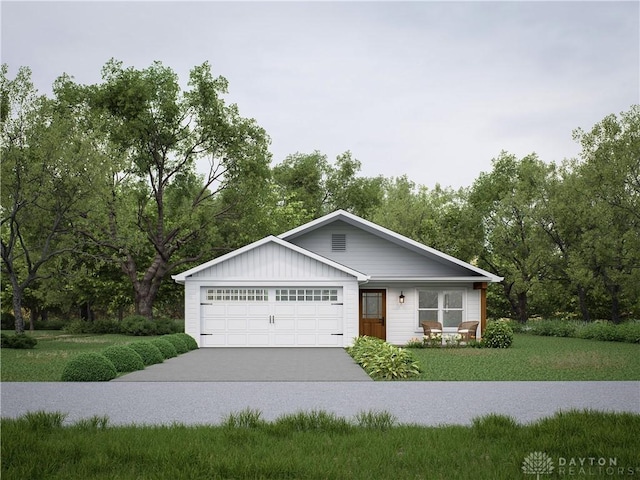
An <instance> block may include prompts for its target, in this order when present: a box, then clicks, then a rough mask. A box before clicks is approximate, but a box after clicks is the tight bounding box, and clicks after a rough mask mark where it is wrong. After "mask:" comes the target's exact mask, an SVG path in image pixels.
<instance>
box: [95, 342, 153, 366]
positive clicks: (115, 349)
mask: <svg viewBox="0 0 640 480" xmlns="http://www.w3.org/2000/svg"><path fill="white" fill-rule="evenodd" d="M102 354H103V355H104V356H105V357H107V358H108V359H109V360H111V362H112V363H113V366H114V367H116V371H118V372H134V371H136V370H143V369H144V362H143V361H142V357H141V356H140V354H139V353H138V352H136V351H135V350H134V349H133V348H131V347H129V346H127V345H112V346H110V347H107V348H105V349H104V351H103V352H102Z"/></svg>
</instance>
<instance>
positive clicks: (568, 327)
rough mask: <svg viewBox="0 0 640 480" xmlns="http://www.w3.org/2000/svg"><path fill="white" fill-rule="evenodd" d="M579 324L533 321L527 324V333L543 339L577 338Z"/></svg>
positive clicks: (560, 321) (562, 321)
mask: <svg viewBox="0 0 640 480" xmlns="http://www.w3.org/2000/svg"><path fill="white" fill-rule="evenodd" d="M577 325H578V324H577V323H576V322H574V321H570V320H562V319H558V320H532V321H529V322H527V325H526V326H527V330H526V332H527V333H531V334H534V335H541V336H543V337H575V336H576V331H577V328H578V327H577Z"/></svg>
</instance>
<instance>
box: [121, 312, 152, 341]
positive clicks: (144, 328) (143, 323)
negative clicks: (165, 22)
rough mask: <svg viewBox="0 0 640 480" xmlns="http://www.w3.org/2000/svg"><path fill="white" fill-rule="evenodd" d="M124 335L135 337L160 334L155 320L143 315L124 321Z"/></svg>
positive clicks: (122, 327) (122, 325) (127, 318)
mask: <svg viewBox="0 0 640 480" xmlns="http://www.w3.org/2000/svg"><path fill="white" fill-rule="evenodd" d="M120 328H121V329H122V333H124V334H125V335H134V336H149V335H156V334H157V333H158V329H157V326H156V324H155V322H154V321H153V320H149V319H148V318H147V317H143V316H142V315H131V316H130V317H126V318H125V319H124V320H122V324H121V326H120Z"/></svg>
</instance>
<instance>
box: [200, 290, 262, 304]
mask: <svg viewBox="0 0 640 480" xmlns="http://www.w3.org/2000/svg"><path fill="white" fill-rule="evenodd" d="M207 300H210V301H216V302H268V301H269V292H268V290H266V289H263V288H210V289H208V290H207Z"/></svg>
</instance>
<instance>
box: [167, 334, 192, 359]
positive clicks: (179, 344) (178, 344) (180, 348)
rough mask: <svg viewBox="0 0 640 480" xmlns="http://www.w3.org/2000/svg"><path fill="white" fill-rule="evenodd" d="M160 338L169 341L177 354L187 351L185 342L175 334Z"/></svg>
mask: <svg viewBox="0 0 640 480" xmlns="http://www.w3.org/2000/svg"><path fill="white" fill-rule="evenodd" d="M162 338H163V339H165V340H167V341H169V342H171V344H172V345H173V346H174V347H175V349H176V352H178V355H182V354H183V353H187V352H188V351H189V347H188V346H187V342H185V341H184V340H183V339H182V338H180V337H178V336H176V335H165V336H163V337H162Z"/></svg>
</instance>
